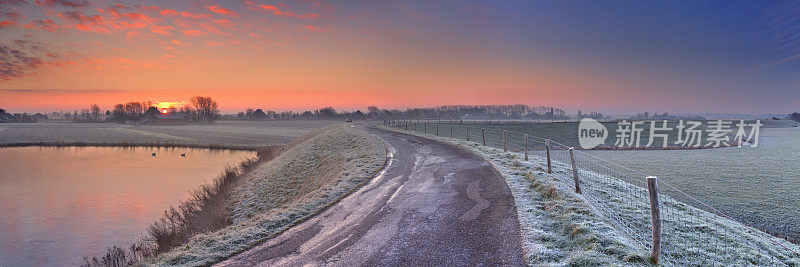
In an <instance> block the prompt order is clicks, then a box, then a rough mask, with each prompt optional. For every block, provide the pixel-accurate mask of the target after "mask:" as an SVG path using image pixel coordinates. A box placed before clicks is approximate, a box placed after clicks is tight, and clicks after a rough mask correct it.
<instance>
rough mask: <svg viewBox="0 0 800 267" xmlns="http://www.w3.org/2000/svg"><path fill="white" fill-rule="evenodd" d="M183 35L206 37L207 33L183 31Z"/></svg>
mask: <svg viewBox="0 0 800 267" xmlns="http://www.w3.org/2000/svg"><path fill="white" fill-rule="evenodd" d="M183 34H186V35H189V36H201V35H208V33H207V32H204V31H183Z"/></svg>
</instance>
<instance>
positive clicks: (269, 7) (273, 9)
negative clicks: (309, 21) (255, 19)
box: [261, 5, 319, 19]
mask: <svg viewBox="0 0 800 267" xmlns="http://www.w3.org/2000/svg"><path fill="white" fill-rule="evenodd" d="M261 8H262V9H264V10H265V11H267V12H271V13H272V15H276V16H288V17H296V18H303V19H305V18H318V17H319V15H317V14H314V13H308V14H305V15H300V14H296V13H292V12H289V11H282V10H281V9H280V8H278V7H276V6H272V5H261Z"/></svg>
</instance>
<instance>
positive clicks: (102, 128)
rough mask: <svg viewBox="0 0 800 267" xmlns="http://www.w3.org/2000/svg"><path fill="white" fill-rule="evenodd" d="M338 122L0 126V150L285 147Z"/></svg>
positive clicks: (24, 124)
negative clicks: (18, 146)
mask: <svg viewBox="0 0 800 267" xmlns="http://www.w3.org/2000/svg"><path fill="white" fill-rule="evenodd" d="M334 123H339V121H323V120H308V121H305V120H302V121H301V120H296V121H252V122H251V121H217V122H216V123H214V124H210V125H185V126H136V125H124V124H116V123H6V124H0V146H3V145H9V144H21V143H22V144H40V143H97V144H114V143H117V144H123V143H124V144H152V143H174V144H182V145H189V144H191V145H220V146H230V147H232V146H246V147H258V146H267V145H285V144H288V143H289V142H291V141H292V140H294V138H296V137H298V136H301V135H303V134H305V133H307V132H309V131H311V130H313V129H317V128H320V127H324V126H327V125H331V124H334Z"/></svg>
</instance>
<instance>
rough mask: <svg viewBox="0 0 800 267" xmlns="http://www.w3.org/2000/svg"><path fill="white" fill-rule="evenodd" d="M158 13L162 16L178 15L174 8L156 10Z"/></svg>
mask: <svg viewBox="0 0 800 267" xmlns="http://www.w3.org/2000/svg"><path fill="white" fill-rule="evenodd" d="M158 14H161V15H162V16H174V15H178V11H175V10H172V9H164V10H161V12H158Z"/></svg>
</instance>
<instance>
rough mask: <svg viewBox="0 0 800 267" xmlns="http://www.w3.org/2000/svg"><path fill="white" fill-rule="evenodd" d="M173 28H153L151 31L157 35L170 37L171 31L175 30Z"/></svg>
mask: <svg viewBox="0 0 800 267" xmlns="http://www.w3.org/2000/svg"><path fill="white" fill-rule="evenodd" d="M174 29H175V28H173V27H172V26H153V27H150V31H151V32H153V33H157V34H163V35H170V31H171V30H174Z"/></svg>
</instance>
